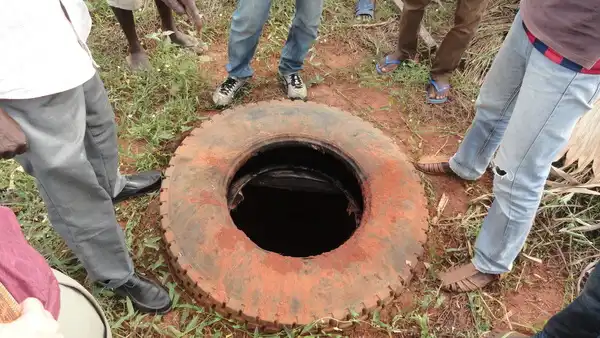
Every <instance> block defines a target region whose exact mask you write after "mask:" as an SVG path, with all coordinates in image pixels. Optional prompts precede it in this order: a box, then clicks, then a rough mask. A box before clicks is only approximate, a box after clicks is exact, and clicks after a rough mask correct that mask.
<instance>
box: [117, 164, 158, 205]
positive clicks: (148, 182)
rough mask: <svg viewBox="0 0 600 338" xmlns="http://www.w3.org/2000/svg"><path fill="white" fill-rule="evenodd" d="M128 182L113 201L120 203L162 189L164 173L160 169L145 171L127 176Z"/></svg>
mask: <svg viewBox="0 0 600 338" xmlns="http://www.w3.org/2000/svg"><path fill="white" fill-rule="evenodd" d="M125 179H126V180H127V183H126V184H125V187H123V190H121V192H120V193H119V194H118V195H117V197H115V198H113V203H119V202H122V201H124V200H126V199H130V198H133V197H137V196H141V195H145V194H148V193H151V192H153V191H157V190H158V189H160V183H161V181H162V175H161V173H160V171H158V170H153V171H145V172H142V173H139V174H135V175H129V176H126V177H125Z"/></svg>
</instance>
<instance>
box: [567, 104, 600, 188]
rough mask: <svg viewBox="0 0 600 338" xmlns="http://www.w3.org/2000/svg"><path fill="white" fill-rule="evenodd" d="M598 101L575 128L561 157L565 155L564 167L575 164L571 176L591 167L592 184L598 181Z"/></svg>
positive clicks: (599, 154)
mask: <svg viewBox="0 0 600 338" xmlns="http://www.w3.org/2000/svg"><path fill="white" fill-rule="evenodd" d="M599 128H600V101H597V102H596V103H595V105H594V108H593V109H592V110H591V111H589V112H588V113H587V114H585V115H584V116H583V117H582V118H581V119H580V120H579V122H578V123H577V125H576V126H575V130H574V131H573V134H572V135H571V139H570V140H569V143H568V145H567V147H566V148H565V150H564V151H563V153H562V154H561V157H562V155H565V154H566V159H565V163H564V167H568V166H571V165H573V164H575V163H577V169H576V170H575V171H574V172H573V174H577V173H579V172H581V171H583V170H584V169H585V168H586V167H588V166H589V165H591V167H592V170H593V173H594V176H593V177H592V181H593V182H599V181H600V132H598V130H599Z"/></svg>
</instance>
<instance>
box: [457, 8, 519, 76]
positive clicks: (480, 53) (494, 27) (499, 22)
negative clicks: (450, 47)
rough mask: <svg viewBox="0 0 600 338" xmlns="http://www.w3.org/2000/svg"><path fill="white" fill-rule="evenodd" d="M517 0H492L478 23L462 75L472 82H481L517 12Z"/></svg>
mask: <svg viewBox="0 0 600 338" xmlns="http://www.w3.org/2000/svg"><path fill="white" fill-rule="evenodd" d="M518 4H519V1H518V0H509V1H507V0H492V1H490V3H489V5H488V7H487V10H486V12H485V15H484V17H483V19H482V21H481V23H480V25H479V29H478V30H477V34H476V35H475V38H473V40H472V41H471V46H470V47H469V50H468V51H467V57H466V59H467V62H466V64H468V65H469V66H468V67H466V68H465V69H464V70H463V72H462V73H463V75H464V76H465V77H466V78H468V79H469V80H471V81H473V82H474V83H478V84H481V83H483V78H484V76H485V73H486V72H487V71H488V69H489V68H490V66H491V65H492V61H494V57H495V56H496V53H497V52H498V50H499V49H500V46H502V42H503V41H504V36H505V33H506V32H507V31H508V30H509V29H510V26H511V25H512V21H513V19H514V17H515V14H516V13H517V9H518Z"/></svg>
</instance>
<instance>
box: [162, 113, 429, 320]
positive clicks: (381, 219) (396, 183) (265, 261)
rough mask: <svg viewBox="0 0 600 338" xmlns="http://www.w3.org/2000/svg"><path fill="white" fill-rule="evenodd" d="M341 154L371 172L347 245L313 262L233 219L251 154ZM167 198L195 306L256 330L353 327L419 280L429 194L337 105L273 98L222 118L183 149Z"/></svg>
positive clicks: (172, 248)
mask: <svg viewBox="0 0 600 338" xmlns="http://www.w3.org/2000/svg"><path fill="white" fill-rule="evenodd" d="M303 139H304V140H311V141H315V142H319V143H322V144H326V145H328V146H330V147H333V148H335V149H338V150H340V151H342V152H343V153H344V154H345V155H346V156H347V157H349V158H350V159H352V160H353V161H354V162H355V164H356V166H357V167H358V168H359V169H360V171H361V174H362V176H363V177H362V190H363V196H364V199H365V207H364V212H363V217H362V220H361V223H360V226H359V227H358V229H357V230H356V231H355V233H354V235H353V236H352V237H351V238H350V239H348V240H347V241H346V242H345V243H344V244H342V245H341V246H340V247H338V248H336V249H334V250H332V251H330V252H326V253H323V254H321V255H318V256H314V257H310V258H300V257H287V256H282V255H279V254H276V253H273V252H267V251H265V250H262V249H261V248H259V247H258V246H257V245H256V244H254V243H253V242H252V241H251V240H250V239H249V238H248V237H247V236H246V235H245V234H244V233H243V232H242V231H240V230H239V229H238V228H237V227H236V226H235V224H234V223H233V221H232V219H231V217H230V215H229V210H228V208H227V197H226V196H227V188H228V187H227V185H228V183H229V179H230V177H231V176H233V175H234V174H235V171H236V170H237V169H238V168H239V166H240V165H242V164H243V163H242V162H243V159H244V158H248V157H249V156H251V154H252V152H253V151H255V150H257V149H258V148H259V147H260V146H261V145H264V144H268V143H269V142H273V141H274V140H303ZM165 176H166V178H165V183H164V184H163V189H162V191H161V194H160V200H161V207H160V208H161V216H162V217H163V219H162V222H161V227H162V229H163V239H164V240H165V242H166V243H167V246H168V248H169V249H168V250H167V251H168V254H169V256H170V264H172V266H173V267H174V270H176V271H177V272H176V273H177V276H178V278H179V279H180V280H181V281H182V282H183V284H182V285H183V286H184V287H185V288H186V290H187V291H188V292H190V294H192V295H193V296H194V297H195V298H196V300H197V301H198V302H200V303H201V304H203V305H206V306H209V307H213V308H214V309H215V311H218V312H220V313H222V314H223V315H224V316H227V317H229V318H232V319H235V320H238V321H241V322H246V323H248V325H249V326H250V327H251V328H254V327H259V328H264V330H266V331H278V330H280V329H282V328H283V326H286V327H292V326H293V325H303V324H308V323H311V322H313V321H314V320H315V319H319V318H329V317H331V316H332V315H333V316H334V317H335V318H334V319H335V320H333V321H329V320H325V321H324V323H323V324H322V325H324V326H327V325H337V326H338V327H341V328H344V327H349V326H351V325H346V324H351V323H341V322H338V320H339V321H344V320H346V319H347V318H349V317H348V316H351V314H352V313H353V314H355V313H360V318H367V317H368V316H369V315H370V314H371V313H372V311H374V310H375V309H377V308H380V307H381V306H385V305H386V304H389V302H391V301H392V300H393V298H394V297H397V296H398V295H399V294H400V293H401V292H402V290H403V288H404V286H403V285H404V284H405V281H408V280H410V278H411V276H412V272H411V265H413V264H415V263H416V261H417V260H418V258H419V256H420V255H421V253H422V251H423V248H422V244H423V243H424V242H425V239H426V232H427V209H426V202H425V197H424V192H423V188H422V186H421V184H420V182H419V178H418V175H416V173H415V172H414V170H413V167H412V165H411V164H410V162H409V161H408V159H407V158H406V156H405V155H404V154H403V153H402V152H401V151H400V149H399V148H398V147H397V146H396V145H395V144H394V142H393V141H392V140H391V139H390V138H388V137H387V136H385V135H384V134H383V133H382V132H381V131H379V130H377V129H375V128H374V127H372V126H371V125H370V124H369V123H367V122H365V121H363V120H361V119H359V118H357V117H354V116H352V115H350V114H348V113H345V112H342V111H340V110H338V109H335V108H332V107H328V106H324V105H320V104H315V103H310V102H309V103H306V102H282V101H272V102H263V103H258V104H251V105H246V106H241V107H237V108H234V109H231V110H228V111H225V112H224V113H223V114H222V115H219V116H216V117H214V118H213V119H212V121H209V122H206V123H204V124H203V125H202V127H200V128H197V129H196V130H194V131H192V133H191V134H190V135H189V136H188V137H187V138H186V139H185V141H184V143H183V144H182V145H181V146H180V147H179V148H178V149H177V151H176V153H175V155H174V156H173V158H172V159H171V162H170V165H169V168H168V170H167V172H166V174H165Z"/></svg>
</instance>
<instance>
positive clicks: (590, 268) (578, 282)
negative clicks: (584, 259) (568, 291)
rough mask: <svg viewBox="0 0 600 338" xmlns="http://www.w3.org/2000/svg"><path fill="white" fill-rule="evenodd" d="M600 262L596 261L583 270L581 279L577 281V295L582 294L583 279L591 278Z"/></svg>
mask: <svg viewBox="0 0 600 338" xmlns="http://www.w3.org/2000/svg"><path fill="white" fill-rule="evenodd" d="M599 261H600V260H595V261H593V262H591V263H590V264H588V265H586V266H585V268H583V270H581V273H580V274H579V278H578V279H577V294H580V293H581V286H582V284H584V283H583V279H584V278H586V276H589V275H590V274H591V272H592V270H593V269H594V267H595V266H596V265H597V264H598V262H599Z"/></svg>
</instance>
